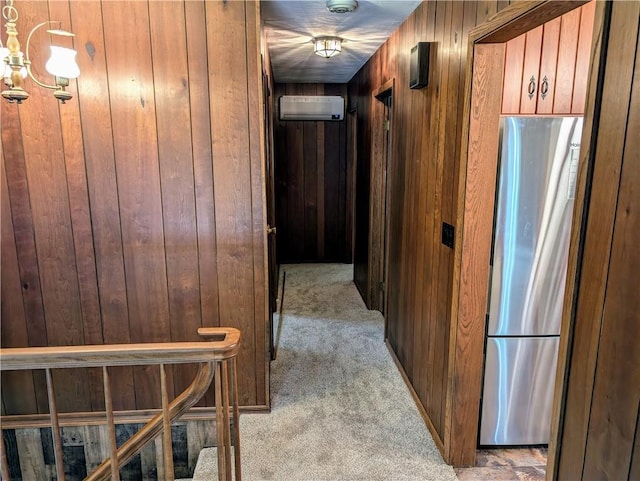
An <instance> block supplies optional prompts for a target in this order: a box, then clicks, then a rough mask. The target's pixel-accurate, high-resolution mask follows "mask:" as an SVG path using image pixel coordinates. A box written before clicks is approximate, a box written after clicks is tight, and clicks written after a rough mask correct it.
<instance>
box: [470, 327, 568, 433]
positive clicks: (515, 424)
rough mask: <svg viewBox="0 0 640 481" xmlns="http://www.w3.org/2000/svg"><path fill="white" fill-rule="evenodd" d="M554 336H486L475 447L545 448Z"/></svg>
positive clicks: (554, 362)
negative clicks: (482, 382)
mask: <svg viewBox="0 0 640 481" xmlns="http://www.w3.org/2000/svg"><path fill="white" fill-rule="evenodd" d="M557 361H558V337H528V338H526V337H510V338H488V339H487V353H486V364H485V374H484V390H483V398H482V416H481V420H480V445H483V446H490V445H527V444H548V443H549V428H550V423H551V405H552V403H553V389H554V384H555V377H556V365H557Z"/></svg>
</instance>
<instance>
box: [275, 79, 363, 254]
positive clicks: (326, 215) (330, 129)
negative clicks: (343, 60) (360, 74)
mask: <svg viewBox="0 0 640 481" xmlns="http://www.w3.org/2000/svg"><path fill="white" fill-rule="evenodd" d="M283 95H340V96H342V97H345V98H346V96H347V86H346V84H312V83H309V84H276V85H275V96H274V99H273V101H274V103H275V105H274V107H275V112H274V113H275V115H276V120H275V125H274V137H275V157H276V160H275V162H276V168H275V183H276V187H275V190H276V192H275V197H276V221H277V227H278V233H277V239H278V241H277V249H278V263H287V262H351V242H350V239H351V232H352V228H353V227H352V226H351V219H352V217H351V216H349V215H348V214H347V213H348V211H349V210H350V209H351V206H350V202H349V199H351V198H352V197H351V196H350V195H349V192H348V191H349V190H350V189H351V184H350V183H349V182H348V178H349V179H350V178H351V177H350V176H351V174H350V170H352V166H351V165H348V164H347V139H346V132H347V128H346V121H345V120H343V121H340V122H330V121H290V120H287V121H281V120H280V119H279V114H278V112H279V110H278V109H279V102H280V100H279V99H280V97H281V96H283ZM345 100H346V99H345Z"/></svg>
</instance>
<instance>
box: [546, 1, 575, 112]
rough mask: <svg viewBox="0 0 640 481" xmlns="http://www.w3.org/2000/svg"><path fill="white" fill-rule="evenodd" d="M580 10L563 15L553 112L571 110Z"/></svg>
mask: <svg viewBox="0 0 640 481" xmlns="http://www.w3.org/2000/svg"><path fill="white" fill-rule="evenodd" d="M580 11H581V9H579V8H577V9H575V10H573V11H571V12H568V13H565V14H564V15H563V16H562V22H561V25H560V48H559V49H558V68H557V73H556V89H555V92H554V99H553V113H556V114H566V113H570V112H571V103H572V99H573V96H572V93H573V84H574V79H575V68H576V54H577V49H578V33H579V30H580Z"/></svg>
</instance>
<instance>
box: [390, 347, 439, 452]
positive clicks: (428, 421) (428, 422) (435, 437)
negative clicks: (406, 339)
mask: <svg viewBox="0 0 640 481" xmlns="http://www.w3.org/2000/svg"><path fill="white" fill-rule="evenodd" d="M384 344H385V346H387V350H388V351H389V354H390V355H391V359H393V362H394V363H395V365H396V367H397V368H398V371H399V372H400V375H401V376H402V380H403V381H404V383H405V385H406V386H407V389H408V390H409V394H411V398H412V399H413V402H414V403H415V404H416V407H417V408H418V412H419V413H420V416H422V419H423V421H424V422H425V424H426V425H427V428H428V429H429V432H430V433H431V436H432V437H433V441H434V442H435V443H436V446H438V449H439V450H440V452H441V453H444V443H443V442H442V439H441V438H440V435H439V434H438V430H437V429H436V428H435V426H434V424H433V421H431V418H430V417H429V414H428V413H427V411H426V409H425V408H424V406H423V405H422V401H420V396H418V393H417V392H416V390H415V389H414V388H413V385H412V384H411V381H410V380H409V376H407V373H406V372H405V370H404V368H403V367H402V364H401V363H400V360H399V359H398V356H396V353H395V352H394V351H393V347H391V344H389V341H388V340H385V341H384Z"/></svg>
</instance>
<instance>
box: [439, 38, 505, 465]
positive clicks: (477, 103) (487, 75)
mask: <svg viewBox="0 0 640 481" xmlns="http://www.w3.org/2000/svg"><path fill="white" fill-rule="evenodd" d="M473 50H474V58H473V63H471V64H470V67H469V68H472V69H473V73H472V77H471V78H472V85H471V88H472V92H471V98H470V104H468V105H467V107H468V108H467V109H465V116H464V118H465V119H467V118H468V126H467V131H468V146H467V147H468V155H464V156H463V157H464V162H463V163H461V167H460V171H461V172H464V173H465V177H464V181H462V179H461V182H460V186H461V187H460V188H461V193H460V195H461V197H462V200H463V201H462V202H460V203H459V211H458V220H457V225H458V232H457V237H458V239H456V249H455V253H456V266H459V270H458V269H456V271H455V273H454V280H455V281H454V286H456V285H457V286H459V287H458V289H455V287H454V297H453V303H454V306H455V308H454V311H453V312H452V319H455V320H456V322H453V323H452V331H451V338H452V339H451V343H452V344H451V350H450V353H449V356H450V366H451V369H450V371H449V386H448V389H447V409H446V415H445V420H446V421H445V439H446V440H447V443H446V444H445V459H446V460H447V462H449V463H450V464H453V465H454V466H472V465H473V464H474V463H475V455H476V442H477V433H478V416H479V415H478V412H479V405H480V387H481V385H482V366H483V359H482V357H483V347H484V333H485V316H486V307H487V291H488V288H489V256H490V252H491V237H492V230H493V229H492V227H493V210H494V201H495V184H496V170H497V161H498V160H497V159H498V147H499V137H498V135H499V119H500V110H501V107H502V93H501V92H500V90H499V89H495V86H496V85H502V75H503V69H502V66H503V65H504V57H505V50H506V45H505V44H493V45H490V44H487V45H475V46H474V48H473ZM466 153H467V150H466V149H465V154H466ZM462 189H464V190H463V191H462ZM465 221H466V222H465ZM453 326H455V327H456V328H455V330H454V329H453Z"/></svg>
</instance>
